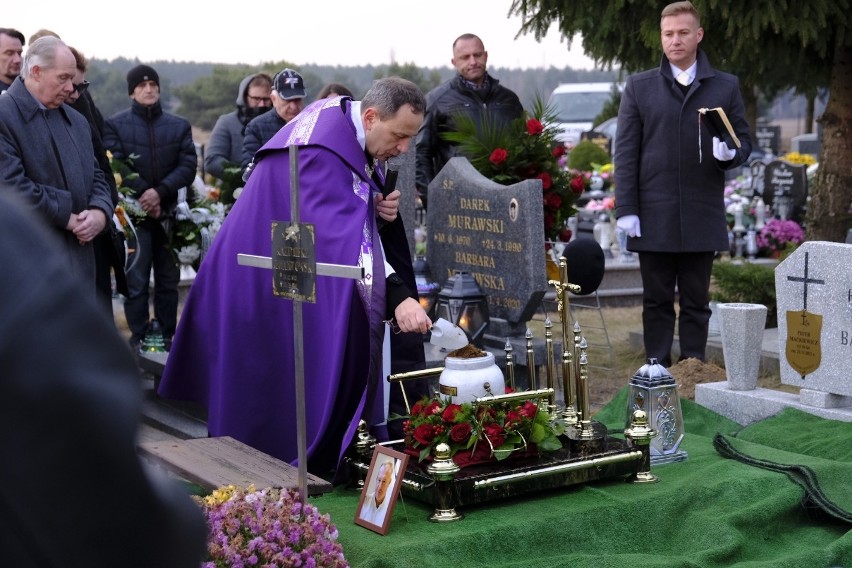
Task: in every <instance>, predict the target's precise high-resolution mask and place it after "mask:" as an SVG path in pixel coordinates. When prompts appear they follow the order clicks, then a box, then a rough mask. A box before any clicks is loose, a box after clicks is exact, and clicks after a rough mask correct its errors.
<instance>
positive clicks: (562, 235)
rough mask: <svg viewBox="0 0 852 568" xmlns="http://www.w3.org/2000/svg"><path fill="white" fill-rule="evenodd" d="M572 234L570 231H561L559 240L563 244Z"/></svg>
mask: <svg viewBox="0 0 852 568" xmlns="http://www.w3.org/2000/svg"><path fill="white" fill-rule="evenodd" d="M573 234H574V233H572V232H571V229H561V230H560V231H559V240H560V241H562V242H563V243H567V242H568V241H570V240H571V236H572V235H573Z"/></svg>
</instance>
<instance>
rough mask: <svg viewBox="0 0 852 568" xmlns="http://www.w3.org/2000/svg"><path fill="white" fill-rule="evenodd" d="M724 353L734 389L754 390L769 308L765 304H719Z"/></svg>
mask: <svg viewBox="0 0 852 568" xmlns="http://www.w3.org/2000/svg"><path fill="white" fill-rule="evenodd" d="M718 309H719V321H720V325H719V327H720V330H721V333H722V354H723V356H724V358H725V375H726V377H727V379H728V388H729V389H730V390H754V389H755V388H757V376H758V372H759V371H760V352H761V346H762V344H763V329H764V326H765V325H766V313H767V308H766V306H764V305H763V304H744V303H732V304H719V305H718Z"/></svg>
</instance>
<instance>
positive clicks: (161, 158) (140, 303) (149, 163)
mask: <svg viewBox="0 0 852 568" xmlns="http://www.w3.org/2000/svg"><path fill="white" fill-rule="evenodd" d="M127 90H128V92H129V94H130V99H131V102H130V108H129V109H127V110H124V111H121V112H118V113H116V114H114V115H113V116H111V117H110V118H109V119H108V120H107V121H106V124H105V129H104V145H105V146H106V147H107V148H108V149H109V150H110V151H111V152H112V155H113V157H114V158H116V159H118V160H119V163H120V164H121V168H122V170H123V171H122V172H121V173H122V177H123V185H124V186H125V187H128V188H130V190H131V193H130V195H128V196H127V197H128V198H132V199H135V200H136V201H137V202H138V206H139V209H141V210H142V211H144V217H142V218H137V219H134V221H138V222H136V237H137V241H138V245H137V247H136V251H135V253H134V258H133V260H132V262H131V266H130V268H128V269H127V271H126V272H127V288H128V292H129V293H128V296H127V299H126V300H125V301H124V315H125V316H126V318H127V325H128V327H129V328H130V332H131V337H130V344H131V346H133V347H138V345H139V344H140V343H141V341H142V339H143V338H144V337H145V334H146V332H147V330H148V325H149V318H150V317H151V314H150V307H149V302H148V294H149V292H148V289H149V283H150V280H151V271H152V270H153V271H154V319H156V320H158V322H159V324H160V327H161V329H162V332H163V335H164V336H165V340H166V346H167V348H168V347H169V346H170V345H171V337H172V335H173V334H174V332H175V327H176V326H177V309H178V284H179V283H180V267H179V266H178V263H177V258H176V257H175V254H174V252H173V251H172V250H171V246H170V244H169V243H170V240H171V237H172V234H173V232H174V225H175V209H176V206H177V201H178V190H179V189H180V188H182V187H189V186H190V185H192V182H193V181H194V180H195V172H196V168H197V157H196V154H195V144H194V143H193V141H192V129H191V127H190V124H189V121H187V120H186V119H185V118H182V117H180V116H177V115H174V114H171V113H168V112H165V111H164V110H163V108H162V106H161V104H160V77H159V75H157V72H156V71H154V69H152V68H151V67H149V66H147V65H137V66H136V67H134V68H133V69H131V70H130V71H129V72H128V73H127ZM128 174H137V175H135V176H131V175H128ZM152 327H153V324H152Z"/></svg>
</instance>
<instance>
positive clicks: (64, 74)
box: [0, 36, 113, 293]
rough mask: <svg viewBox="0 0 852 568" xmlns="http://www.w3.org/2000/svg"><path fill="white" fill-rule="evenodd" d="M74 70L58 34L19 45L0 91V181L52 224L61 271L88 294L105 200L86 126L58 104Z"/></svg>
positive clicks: (106, 215) (107, 210)
mask: <svg viewBox="0 0 852 568" xmlns="http://www.w3.org/2000/svg"><path fill="white" fill-rule="evenodd" d="M76 72H77V64H76V60H75V59H74V55H73V53H72V52H71V50H70V49H69V48H68V46H67V45H65V43H63V42H62V40H60V39H59V38H56V37H52V36H47V37H42V38H39V39H37V40H36V41H34V42H33V43H32V45H30V47H29V49H27V53H26V56H25V57H24V65H23V68H22V71H21V77H20V78H18V79H16V80H15V82H14V83H13V84H12V86H11V87H9V90H8V91H6V92H5V93H4V94H3V95H2V96H0V184H2V185H3V186H5V188H4V189H3V191H7V192H13V193H15V194H17V195H18V196H20V197H21V198H22V199H23V201H24V202H25V203H26V204H27V205H28V206H29V207H30V208H31V209H32V210H34V211H37V212H38V213H39V215H40V218H41V219H42V221H43V222H45V224H46V225H48V226H50V227H51V228H52V230H53V232H54V234H55V235H56V237H57V239H58V242H59V243H60V244H59V248H60V250H62V252H63V255H64V257H65V258H66V261H67V268H68V270H69V274H71V275H73V276H74V277H76V278H80V280H81V281H82V282H84V283H86V284H88V285H89V286H91V290H92V293H94V292H95V253H94V246H93V241H94V239H95V237H97V236H98V235H99V234H101V232H102V231H103V230H104V228H105V227H106V225H107V222H108V221H109V220H110V219H112V213H113V205H112V198H111V197H110V190H109V186H108V185H107V181H106V178H105V176H104V172H103V170H101V168H100V167H99V165H98V162H97V160H96V158H95V152H94V149H93V147H92V134H91V129H90V127H89V123H88V122H87V121H86V119H85V118H84V117H83V116H82V115H81V114H80V113H78V112H77V111H75V110H73V109H71V108H70V107H69V106H68V105H66V104H65V102H66V100H67V99H68V97H69V95H71V94H72V93H73V92H74V90H75V87H74V77H75V75H76Z"/></svg>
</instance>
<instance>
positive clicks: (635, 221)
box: [615, 215, 642, 237]
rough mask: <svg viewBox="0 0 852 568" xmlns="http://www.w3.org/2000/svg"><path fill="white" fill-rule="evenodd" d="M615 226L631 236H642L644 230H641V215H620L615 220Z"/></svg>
mask: <svg viewBox="0 0 852 568" xmlns="http://www.w3.org/2000/svg"><path fill="white" fill-rule="evenodd" d="M615 226H616V227H618V228H619V229H621V230H622V231H624V232H625V233H627V234H628V235H629V236H631V237H641V236H642V231H640V230H639V216H638V215H625V216H624V217H619V218H618V220H617V221H616V222H615Z"/></svg>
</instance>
